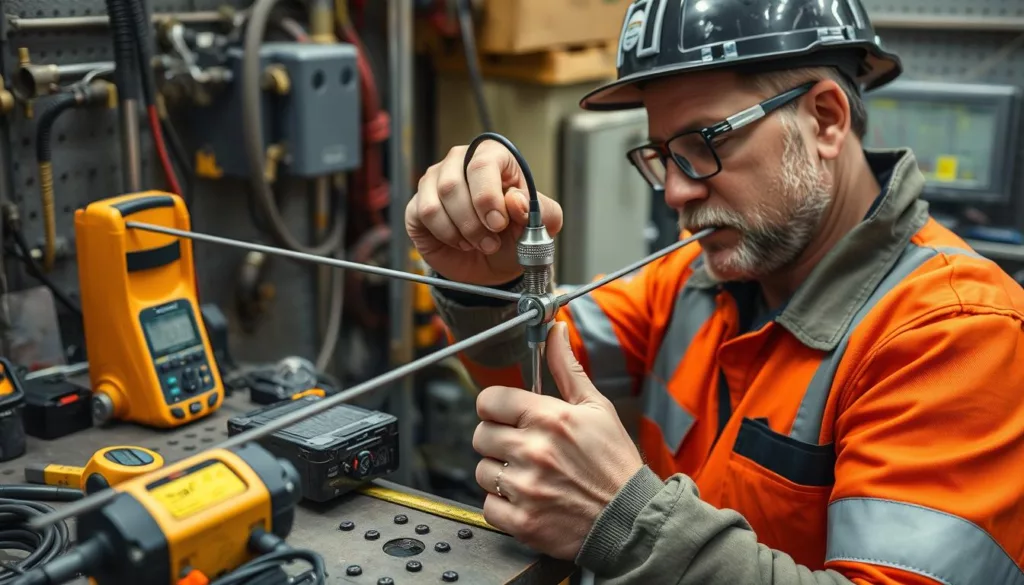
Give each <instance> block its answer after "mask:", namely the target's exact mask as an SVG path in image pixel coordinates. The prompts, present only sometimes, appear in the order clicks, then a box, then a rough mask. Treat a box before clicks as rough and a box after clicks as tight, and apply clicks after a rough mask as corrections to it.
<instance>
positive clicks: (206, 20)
mask: <svg viewBox="0 0 1024 585" xmlns="http://www.w3.org/2000/svg"><path fill="white" fill-rule="evenodd" d="M168 20H176V21H178V22H180V23H182V24H216V23H220V22H223V23H230V22H231V15H230V14H227V13H222V12H219V11H216V10H206V11H199V12H170V13H162V14H154V15H153V24H160V23H163V22H166V21H168ZM7 25H8V29H9V30H10V32H31V31H41V30H42V31H49V30H60V29H69V28H97V27H107V26H110V19H109V18H108V17H107V16H59V17H55V18H21V17H20V16H16V15H14V14H8V15H7Z"/></svg>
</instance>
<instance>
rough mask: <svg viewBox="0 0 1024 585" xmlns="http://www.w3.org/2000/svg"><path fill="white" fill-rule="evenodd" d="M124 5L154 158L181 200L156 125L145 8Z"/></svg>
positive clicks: (133, 2)
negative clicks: (127, 13) (154, 150)
mask: <svg viewBox="0 0 1024 585" xmlns="http://www.w3.org/2000/svg"><path fill="white" fill-rule="evenodd" d="M121 1H123V2H125V3H126V4H127V5H128V12H129V14H130V15H131V18H132V21H133V23H134V27H133V33H134V34H133V35H132V36H133V41H134V44H135V55H136V63H137V67H138V70H139V74H140V75H141V79H142V96H143V99H144V101H145V105H146V117H147V119H148V121H149V130H150V132H151V133H152V134H153V145H154V146H155V147H156V152H157V157H158V158H159V159H160V166H161V167H162V168H163V171H164V177H165V178H166V179H167V184H168V185H169V186H170V189H171V192H173V193H174V194H175V195H178V196H182V197H184V195H183V193H182V190H181V184H180V183H178V177H177V174H176V173H175V171H174V165H173V164H171V157H170V155H169V154H168V152H167V143H166V141H165V140H164V135H163V127H162V126H161V124H160V113H159V112H158V111H157V107H156V94H157V91H156V79H155V78H154V76H153V45H152V42H153V41H152V38H151V36H150V28H151V27H150V23H149V19H148V18H146V8H145V6H144V5H143V4H142V0H121Z"/></svg>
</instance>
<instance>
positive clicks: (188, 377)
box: [139, 300, 215, 405]
mask: <svg viewBox="0 0 1024 585" xmlns="http://www.w3.org/2000/svg"><path fill="white" fill-rule="evenodd" d="M139 321H140V322H141V324H142V330H143V332H144V333H145V336H146V342H147V344H148V345H149V351H150V355H151V356H152V360H153V367H154V369H155V370H156V375H157V378H158V379H159V380H160V387H161V389H162V390H163V394H164V400H165V402H166V403H167V404H168V405H174V404H177V403H179V402H184V401H187V400H191V399H193V398H195V397H196V396H198V395H199V394H202V393H204V392H207V391H209V390H212V389H213V388H214V386H215V382H214V379H213V376H214V374H213V371H212V368H211V367H210V360H209V357H208V356H207V355H206V349H205V346H204V345H203V339H202V337H200V335H199V328H198V327H197V324H196V318H195V313H193V311H192V305H191V304H190V303H189V302H188V301H185V300H178V301H173V302H170V303H166V304H163V305H160V306H157V307H150V308H148V309H145V310H144V311H142V312H141V314H140V315H139Z"/></svg>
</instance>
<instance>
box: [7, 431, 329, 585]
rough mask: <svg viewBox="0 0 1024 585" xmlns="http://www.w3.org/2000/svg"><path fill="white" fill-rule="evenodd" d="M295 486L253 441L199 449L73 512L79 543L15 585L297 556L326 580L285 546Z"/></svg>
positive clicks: (197, 577) (135, 577)
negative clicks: (95, 505)
mask: <svg viewBox="0 0 1024 585" xmlns="http://www.w3.org/2000/svg"><path fill="white" fill-rule="evenodd" d="M299 486H300V478H299V474H298V471H296V469H295V467H294V466H292V464H291V463H289V462H288V461H286V460H283V459H278V458H275V457H274V456H273V455H271V454H270V453H269V452H267V451H266V450H265V449H263V448H262V447H260V446H259V445H257V444H254V443H246V444H244V445H241V446H238V447H234V448H230V449H221V448H218V449H213V450H211V451H208V452H205V453H200V454H198V455H195V456H193V457H190V458H188V459H185V460H182V461H179V462H177V463H173V464H171V465H168V466H166V467H163V468H162V469H159V470H157V471H153V472H150V473H147V474H146V475H143V476H139V477H136V478H133V479H128V480H126V481H124V482H121V483H119V484H117V485H114V486H113V487H112V488H111V489H113V490H114V491H115V492H116V495H115V496H114V497H113V499H111V500H110V501H109V502H108V503H106V504H105V505H103V506H101V507H99V508H95V509H92V510H89V511H88V512H85V513H83V514H82V515H81V516H79V517H78V520H77V536H78V538H77V545H76V546H75V547H74V548H73V549H71V550H70V551H68V552H67V553H66V554H64V555H63V556H60V557H57V558H56V559H54V560H53V561H50V562H49V563H47V564H46V565H43V566H41V567H39V568H36V569H33V570H32V571H29V572H27V573H25V574H24V575H23V576H21V577H20V578H19V580H18V585H57V584H59V583H64V582H67V581H70V580H71V579H73V578H74V577H75V576H76V575H78V574H83V575H86V576H87V577H89V578H90V581H91V582H92V583H94V584H95V585H124V584H126V583H131V584H132V585H167V584H168V583H205V582H208V581H213V580H214V579H216V578H219V577H221V576H224V575H227V574H229V573H230V574H231V575H232V576H233V577H235V576H237V577H238V578H239V579H241V578H242V577H243V576H245V575H249V574H251V575H255V574H257V573H259V572H260V571H265V570H267V568H268V566H267V563H269V562H271V561H275V560H276V561H281V560H284V559H288V558H296V557H297V558H303V559H306V560H308V561H309V562H310V564H312V565H313V573H314V575H315V576H316V580H315V581H314V582H316V583H323V582H324V579H325V571H324V565H323V560H322V558H320V557H319V555H316V554H315V553H312V552H311V551H304V550H299V551H296V550H294V549H290V548H289V547H288V546H287V545H286V544H285V543H284V538H285V537H287V536H288V534H289V533H290V532H291V528H292V522H293V519H294V514H295V506H296V504H297V503H298V502H299V500H300V499H301V490H300V488H299ZM257 557H258V562H256V563H253V564H249V565H246V563H249V562H250V561H253V560H254V559H257Z"/></svg>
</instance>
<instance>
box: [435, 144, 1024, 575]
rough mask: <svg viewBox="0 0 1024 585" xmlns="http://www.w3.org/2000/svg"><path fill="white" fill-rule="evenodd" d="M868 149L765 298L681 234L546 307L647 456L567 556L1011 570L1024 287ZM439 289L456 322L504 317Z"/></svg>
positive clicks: (508, 365)
mask: <svg viewBox="0 0 1024 585" xmlns="http://www.w3.org/2000/svg"><path fill="white" fill-rule="evenodd" d="M868 156H869V162H870V163H871V165H872V168H873V169H874V170H875V171H876V173H877V175H878V177H879V182H880V184H883V185H885V188H884V191H883V193H882V194H881V196H880V197H879V199H878V201H876V203H875V206H874V207H873V208H872V211H871V212H870V214H869V215H868V217H867V218H865V220H864V221H863V222H862V223H861V224H860V225H858V226H857V227H856V228H855V229H854V230H853V231H852V232H851V233H849V234H848V235H847V236H846V237H845V238H844V239H843V240H842V241H841V242H840V243H839V244H838V245H837V247H836V248H835V249H834V250H832V251H831V252H830V253H829V254H828V255H827V257H826V258H825V259H824V260H823V261H822V262H821V263H820V264H819V265H818V266H817V267H816V268H815V269H814V271H813V273H812V274H811V275H810V277H809V278H808V279H807V281H806V282H805V283H803V284H802V285H801V287H800V288H799V289H798V291H797V292H796V293H795V294H794V295H793V297H792V298H791V299H790V300H789V301H788V303H787V304H786V305H785V306H784V307H783V308H782V309H781V310H780V311H777V312H775V313H773V314H768V315H765V314H763V313H764V312H763V311H761V312H760V313H759V311H758V307H757V302H756V299H757V295H756V294H755V293H756V291H757V288H756V285H742V284H735V285H733V284H727V285H725V286H720V285H717V284H716V283H714V282H712V281H711V279H710V278H709V277H708V275H707V274H706V272H704V271H703V270H702V268H701V264H702V261H701V259H700V250H699V246H698V245H692V246H688V247H686V248H683V249H682V250H680V251H678V252H676V253H672V254H670V255H668V256H666V257H664V258H663V259H661V260H659V261H656V262H654V263H652V264H650V265H648V266H647V267H646V268H645V269H643V270H642V271H640V272H639V273H637V274H635V275H634V276H633V277H632V278H629V279H621V280H619V281H617V282H615V283H614V284H610V285H608V286H606V287H603V288H601V289H598V290H596V291H594V292H593V293H591V294H589V295H587V296H585V297H581V298H580V299H578V300H576V301H574V302H573V303H571V304H570V305H569V306H567V307H565V308H563V309H561V310H560V312H559V313H558V315H557V319H559V320H562V321H565V322H567V323H568V324H569V326H570V338H571V340H572V344H573V349H574V350H575V353H576V355H577V358H578V359H579V361H580V362H581V364H582V365H583V366H584V368H585V369H586V371H587V372H588V374H589V375H590V377H591V379H592V380H593V382H594V384H595V386H596V387H597V388H598V389H600V390H601V391H602V392H603V393H605V395H607V396H608V397H609V398H612V399H613V401H621V400H622V399H629V398H632V399H634V400H635V401H636V402H637V403H638V404H637V408H639V409H640V411H641V416H640V418H639V428H638V435H639V436H638V442H639V446H640V448H641V450H642V453H643V454H644V456H645V458H646V461H647V463H648V464H649V467H650V469H649V470H647V469H646V468H645V470H642V472H641V474H638V477H635V478H634V479H633V480H632V481H631V482H630V484H629V485H627V486H626V488H624V489H623V492H622V493H620V494H619V496H618V497H617V498H616V500H615V501H613V502H612V504H611V505H610V506H609V509H608V510H606V511H605V513H604V514H603V515H602V517H601V518H600V519H599V521H598V522H597V524H596V525H595V527H594V529H593V531H592V532H591V534H590V536H589V537H588V539H587V543H586V544H585V545H584V550H582V551H581V553H580V557H579V558H578V559H577V560H578V562H580V564H581V565H583V566H586V567H589V568H593V569H594V570H595V571H596V572H597V573H598V574H599V575H601V574H604V575H607V576H609V577H617V578H618V579H620V580H621V582H638V583H639V582H644V583H690V582H694V583H719V582H721V583H762V582H767V583H790V582H792V583H804V582H807V583H833V582H837V583H848V582H854V583H915V584H917V583H928V584H936V583H942V584H966V583H972V584H973V583H977V584H993V585H996V584H998V585H1004V584H1014V585H1020V584H1024V572H1022V570H1021V567H1022V565H1024V329H1022V327H1024V325H1022V323H1024V320H1022V317H1024V291H1022V289H1021V287H1020V286H1019V285H1018V284H1017V283H1016V282H1014V281H1013V280H1012V279H1011V278H1010V277H1009V276H1008V275H1007V274H1005V273H1004V272H1003V271H1002V270H1001V269H1000V268H999V267H998V266H997V265H996V264H994V263H993V262H991V261H989V260H987V259H984V258H982V257H980V256H979V255H978V254H976V253H975V252H973V251H972V250H971V249H970V247H969V246H968V245H967V244H965V243H964V242H963V241H962V240H961V239H960V238H958V237H957V236H955V235H954V234H953V233H951V232H950V231H948V230H947V229H945V228H944V227H942V226H941V225H939V224H938V223H936V222H935V221H934V220H933V219H931V218H930V217H929V216H928V213H927V205H926V204H925V203H924V202H923V201H921V200H920V199H919V195H920V192H921V189H922V187H923V184H924V179H923V177H922V175H921V174H920V172H919V171H918V170H917V166H916V162H915V160H914V157H913V155H912V154H911V153H909V152H908V151H905V150H901V151H870V152H869V153H868ZM567 221H573V219H572V218H571V217H570V218H567ZM435 298H436V300H437V304H438V306H439V310H440V311H441V314H442V316H443V317H444V318H445V320H446V322H447V323H448V325H449V327H450V330H451V333H452V335H453V337H457V338H463V337H465V336H467V335H470V334H472V333H474V332H476V331H479V330H481V329H482V328H484V327H486V326H489V325H493V324H494V323H497V322H500V321H501V320H502V319H506V318H508V317H509V316H510V315H514V313H515V309H514V308H513V307H510V306H494V305H493V304H492V303H476V302H470V301H468V300H465V299H462V298H461V297H459V296H457V295H451V294H449V293H443V292H441V291H435ZM527 356H528V354H527V350H526V347H525V343H524V342H523V338H522V335H521V332H519V333H518V334H509V335H506V336H504V337H503V338H501V339H499V340H497V341H495V342H494V343H492V344H490V345H488V346H485V347H478V348H476V349H474V350H471V351H469V352H467V353H466V354H464V355H463V356H462V359H463V361H464V363H465V364H466V365H467V367H468V368H469V369H470V371H471V373H472V374H473V375H474V377H475V378H476V380H477V382H478V383H480V384H481V385H505V386H516V387H527V386H526V385H524V377H523V375H522V372H523V371H524V368H523V366H522V365H521V364H525V363H527V362H528V360H526V358H527ZM525 371H527V372H528V371H529V370H528V369H526V370H525ZM526 379H528V378H526ZM626 422H628V421H626ZM629 426H630V425H629V424H627V428H628V427H629ZM651 470H653V472H654V473H651ZM645 474H646V475H645ZM655 474H656V475H655ZM698 494H699V499H698V497H697V495H698ZM702 502H704V503H702ZM705 503H706V504H705ZM707 504H710V505H711V506H713V507H714V508H711V507H709V506H707ZM737 513H738V515H737ZM729 514H732V516H728V515H729ZM723 515H725V516H723ZM751 531H752V533H753V534H752V535H751ZM768 549H773V551H771V552H770V553H769V554H765V551H766V550H768ZM799 565H802V566H803V567H804V568H801V567H800V566H799ZM711 568H713V569H711ZM709 569H710V570H709ZM808 570H810V571H819V572H820V573H815V574H814V577H813V578H812V577H811V575H810V573H809V571H808ZM826 570H831V571H826ZM697 572H699V573H700V575H701V576H700V578H699V579H698V578H697V577H696V575H697ZM687 575H691V576H694V577H693V579H694V580H690V579H689V578H688V577H687ZM805 579H806V580H805ZM615 582H620V581H615Z"/></svg>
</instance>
